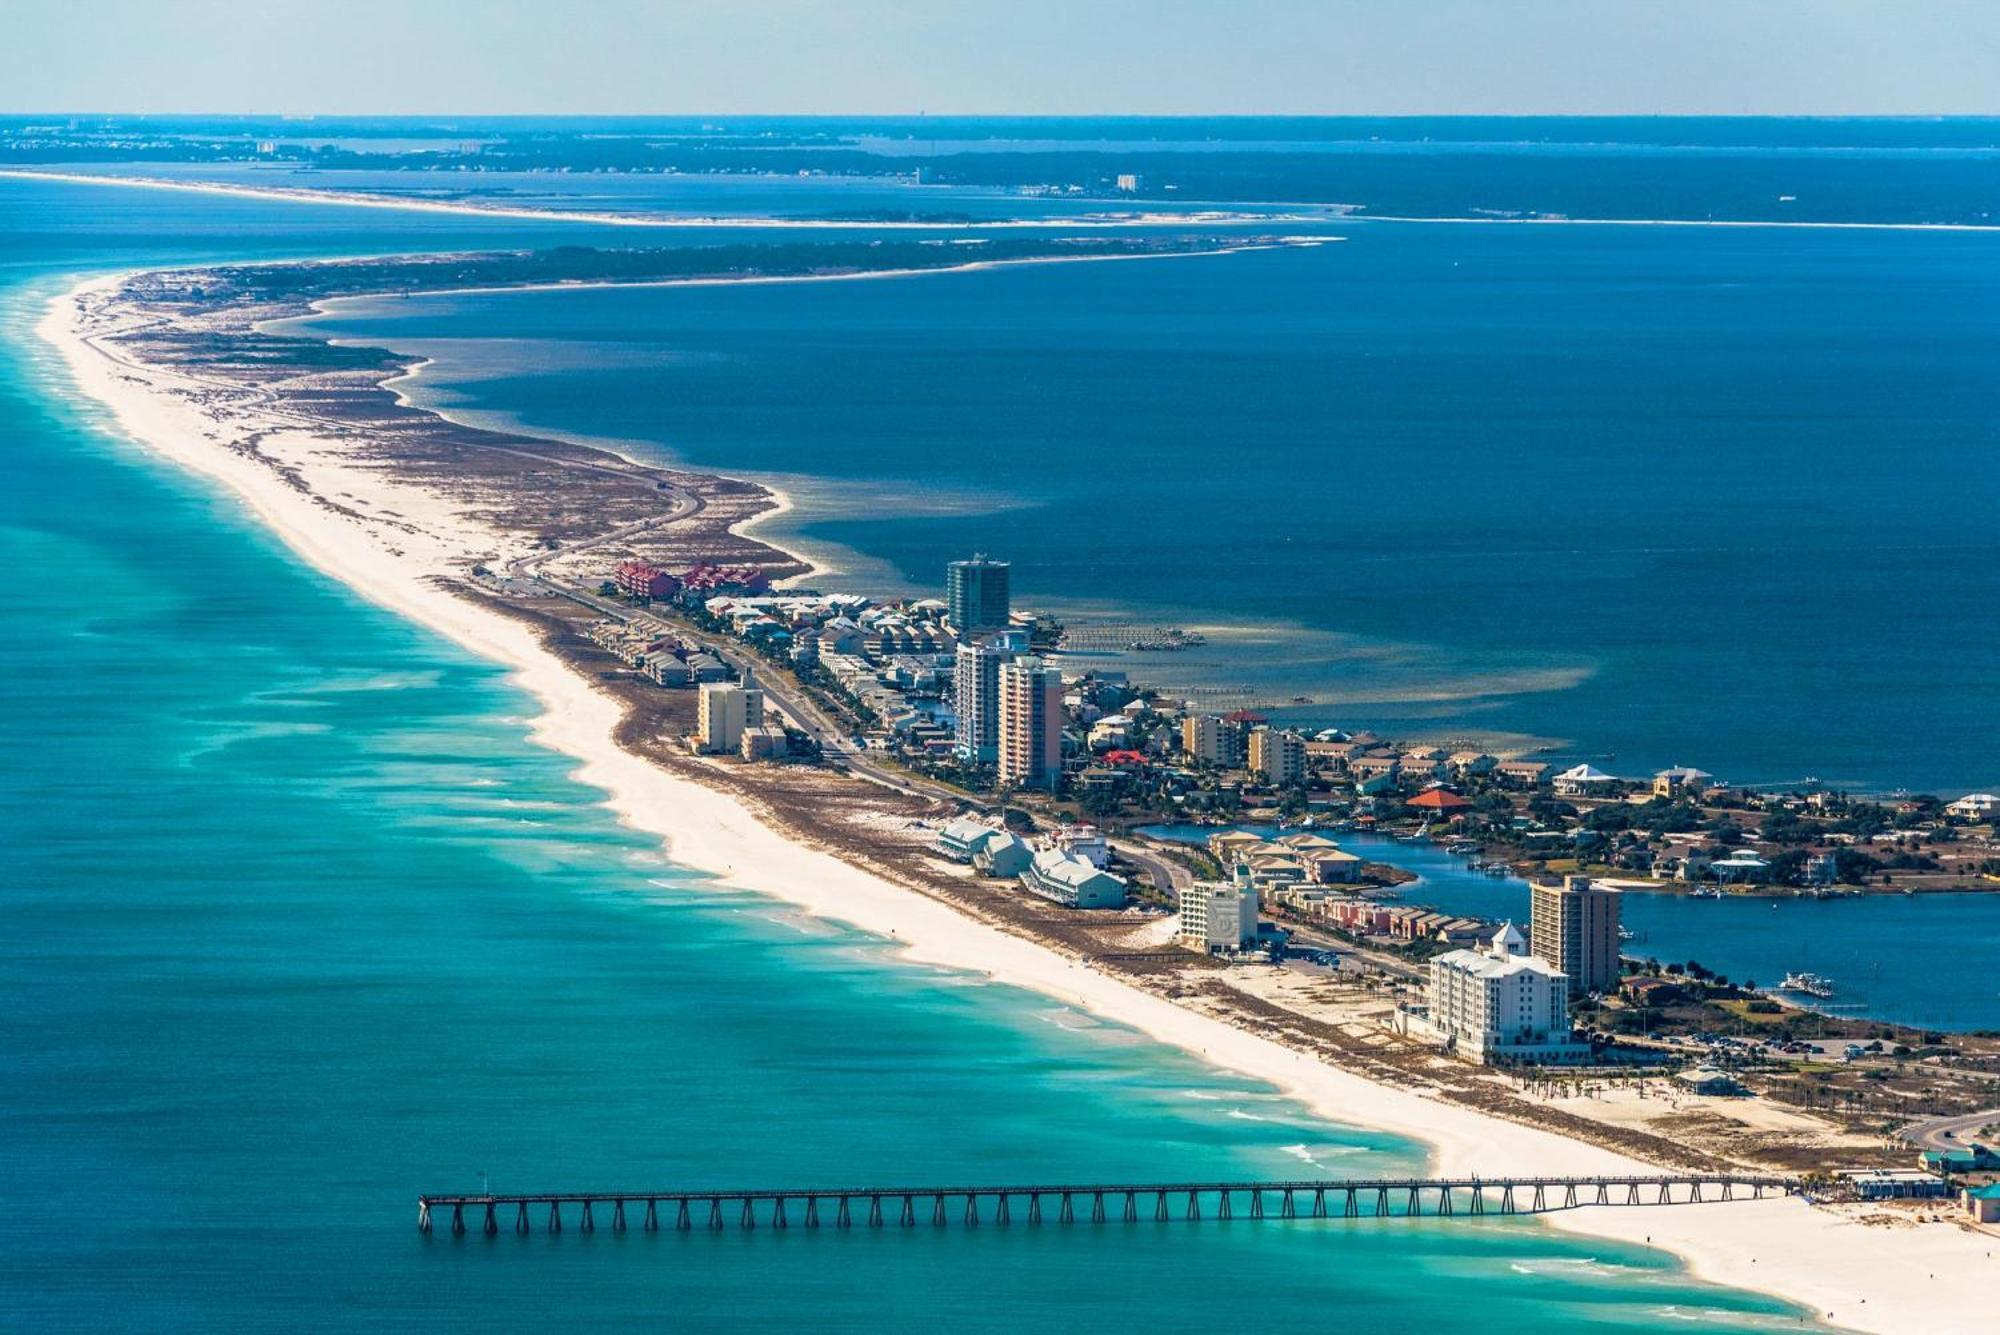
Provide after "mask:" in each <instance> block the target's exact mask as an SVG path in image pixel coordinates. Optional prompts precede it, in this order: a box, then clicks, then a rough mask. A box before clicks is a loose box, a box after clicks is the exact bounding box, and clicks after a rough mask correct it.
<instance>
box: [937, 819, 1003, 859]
mask: <svg viewBox="0 0 2000 1335" xmlns="http://www.w3.org/2000/svg"><path fill="white" fill-rule="evenodd" d="M1005 833H1006V831H1005V830H1004V829H1002V828H1001V827H1000V826H998V825H995V824H993V823H992V822H990V821H983V820H975V819H973V818H972V817H970V816H966V817H961V818H960V819H958V820H954V821H947V822H945V824H944V826H943V827H942V828H941V829H939V830H938V832H937V837H936V838H934V839H933V840H931V851H932V852H933V853H936V854H937V855H938V856H939V857H942V858H949V859H950V860H951V861H953V862H962V863H966V864H968V865H969V864H970V863H971V862H972V860H973V858H975V857H977V856H978V855H979V850H980V849H982V848H984V847H986V843H987V841H988V840H990V839H994V838H997V837H999V836H1000V835H1002V834H1005Z"/></svg>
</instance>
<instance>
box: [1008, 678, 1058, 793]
mask: <svg viewBox="0 0 2000 1335" xmlns="http://www.w3.org/2000/svg"><path fill="white" fill-rule="evenodd" d="M1062 724H1063V712H1062V669H1061V668H1058V667H1057V666H1056V665H1055V664H1053V663H1047V662H1044V661H1043V660H1041V659H1039V658H1017V659H1014V660H1013V661H1012V662H1009V663H1003V664H1001V667H1000V760H999V769H1000V782H1002V783H1011V784H1016V785H1018V786H1020V787H1023V788H1041V787H1047V786H1048V785H1050V784H1051V783H1053V782H1054V780H1055V779H1056V776H1057V775H1059V774H1061V772H1062Z"/></svg>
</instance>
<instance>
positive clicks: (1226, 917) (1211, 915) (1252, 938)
mask: <svg viewBox="0 0 2000 1335" xmlns="http://www.w3.org/2000/svg"><path fill="white" fill-rule="evenodd" d="M1180 900H1181V925H1180V931H1179V937H1180V942H1181V944H1182V945H1184V946H1186V947H1187V948H1188V949H1190V950H1205V951H1216V950H1242V949H1244V948H1245V947H1248V946H1252V945H1255V944H1256V943H1257V891H1256V888H1255V887H1254V886H1252V885H1251V884H1250V883H1249V882H1248V881H1247V880H1245V881H1241V882H1236V881H1197V882H1196V883H1195V884H1193V885H1191V886H1188V887H1187V888H1186V889H1184V890H1182V891H1181V892H1180Z"/></svg>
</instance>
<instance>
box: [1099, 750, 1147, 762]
mask: <svg viewBox="0 0 2000 1335" xmlns="http://www.w3.org/2000/svg"><path fill="white" fill-rule="evenodd" d="M1097 759H1098V763H1100V764H1104V765H1143V764H1145V763H1146V753H1145V752H1144V751H1106V752H1105V753H1104V754H1103V755H1101V756H1099V757H1098V758H1097Z"/></svg>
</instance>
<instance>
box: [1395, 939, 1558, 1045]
mask: <svg viewBox="0 0 2000 1335" xmlns="http://www.w3.org/2000/svg"><path fill="white" fill-rule="evenodd" d="M1526 951H1527V943H1526V942H1524V941H1523V940H1522V939H1521V933H1520V932H1519V931H1517V930H1516V929H1515V927H1514V924H1512V923H1506V924H1504V925H1503V926H1502V927H1501V928H1500V930H1499V931H1498V932H1496V933H1494V935H1493V939H1492V940H1491V941H1490V942H1489V943H1488V944H1487V946H1486V948H1485V949H1484V950H1454V951H1450V952H1448V953H1446V954H1443V955H1440V956H1438V957H1437V958H1436V959H1434V960H1432V961H1431V987H1430V1010H1429V1014H1428V1016H1427V1017H1426V1027H1427V1028H1428V1029H1429V1030H1430V1033H1431V1035H1432V1036H1433V1037H1434V1038H1436V1039H1438V1040H1439V1041H1441V1042H1442V1043H1444V1045H1445V1047H1446V1048H1447V1049H1448V1050H1450V1051H1451V1052H1453V1053H1454V1054H1456V1055H1457V1056H1460V1057H1464V1058H1467V1059H1468V1060H1471V1061H1476V1062H1483V1063H1485V1064H1487V1065H1501V1064H1506V1063H1510V1062H1574V1061H1581V1060H1583V1059H1584V1058H1585V1057H1587V1056H1589V1054H1590V1047H1589V1045H1588V1044H1585V1043H1578V1042H1576V1041H1574V1040H1573V1039H1572V1038H1571V1036H1570V1027H1569V991H1570V988H1569V979H1567V978H1565V977H1564V976H1563V974H1562V971H1561V970H1559V969H1556V968H1553V967H1551V966H1550V964H1549V963H1548V962H1547V961H1546V960H1542V959H1537V958H1536V957H1535V956H1533V955H1529V954H1527V953H1526Z"/></svg>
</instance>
